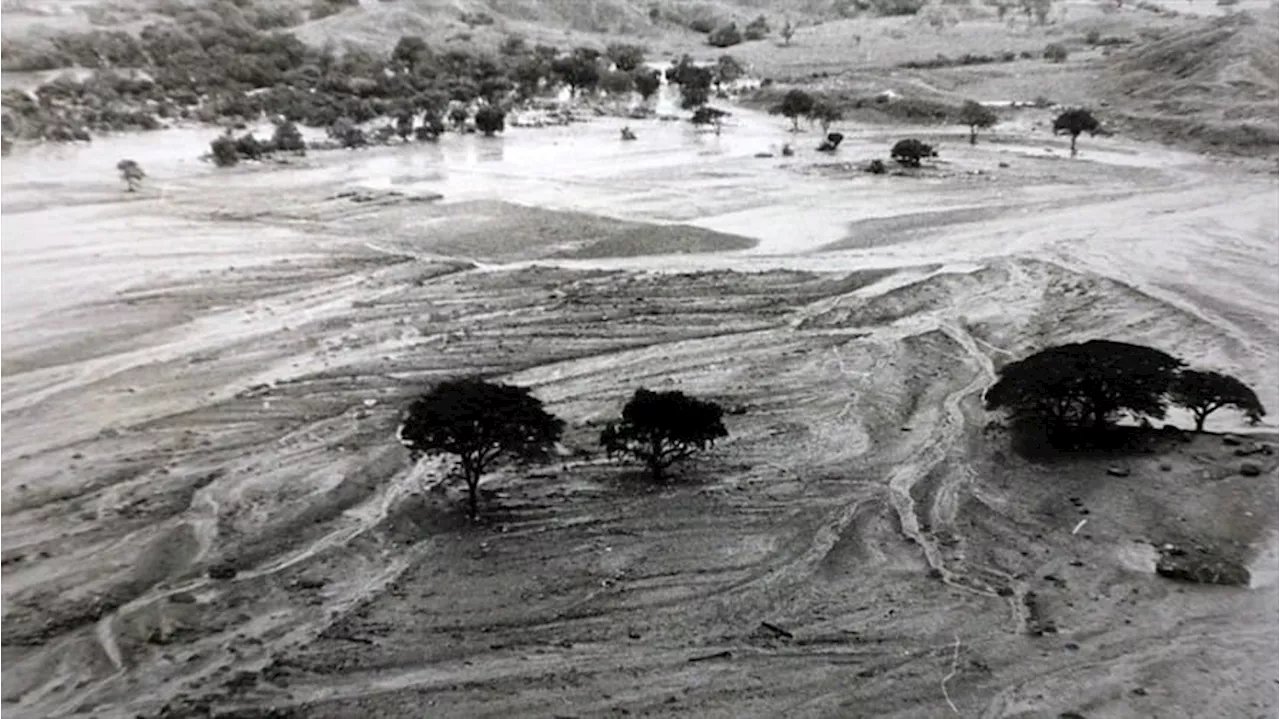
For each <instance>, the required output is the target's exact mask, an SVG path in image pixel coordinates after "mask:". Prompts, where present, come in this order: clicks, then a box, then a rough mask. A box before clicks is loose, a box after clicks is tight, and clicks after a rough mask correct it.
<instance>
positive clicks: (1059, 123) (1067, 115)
mask: <svg viewBox="0 0 1280 719" xmlns="http://www.w3.org/2000/svg"><path fill="white" fill-rule="evenodd" d="M1101 128H1102V125H1101V124H1100V123H1099V122H1098V120H1097V118H1095V117H1094V116H1093V114H1092V113H1090V112H1089V111H1088V110H1084V109H1081V108H1075V109H1072V110H1067V111H1066V112H1063V113H1062V114H1061V115H1058V117H1057V119H1056V120H1054V121H1053V134H1055V135H1057V134H1059V133H1067V134H1068V135H1071V156H1072V157H1075V156H1076V138H1077V137H1079V136H1080V133H1082V132H1087V133H1089V134H1090V135H1096V134H1098V131H1099V130H1100V129H1101Z"/></svg>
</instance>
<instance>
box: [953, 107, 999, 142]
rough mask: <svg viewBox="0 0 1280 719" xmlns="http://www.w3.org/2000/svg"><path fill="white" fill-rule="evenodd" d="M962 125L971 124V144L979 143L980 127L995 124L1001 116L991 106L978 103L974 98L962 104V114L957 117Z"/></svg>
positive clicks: (984, 127)
mask: <svg viewBox="0 0 1280 719" xmlns="http://www.w3.org/2000/svg"><path fill="white" fill-rule="evenodd" d="M957 119H958V120H959V121H960V124H961V125H968V126H969V144H970V145H976V144H978V128H983V129H986V128H988V127H991V126H992V125H995V124H996V122H997V121H998V119H999V118H997V117H996V114H995V113H994V112H992V111H991V108H989V107H987V106H985V105H981V104H978V103H976V102H974V101H973V100H965V102H964V104H963V105H961V106H960V115H959V117H958V118H957Z"/></svg>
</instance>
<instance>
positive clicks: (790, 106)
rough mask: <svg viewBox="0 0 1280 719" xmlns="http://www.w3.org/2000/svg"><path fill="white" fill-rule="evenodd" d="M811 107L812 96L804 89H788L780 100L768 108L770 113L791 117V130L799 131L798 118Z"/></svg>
mask: <svg viewBox="0 0 1280 719" xmlns="http://www.w3.org/2000/svg"><path fill="white" fill-rule="evenodd" d="M812 109H813V96H812V95H810V94H809V93H807V92H805V91H804V90H799V89H796V90H788V91H787V94H786V95H783V96H782V102H780V103H778V104H777V105H774V106H773V107H771V108H769V114H770V115H782V116H783V117H789V118H791V131H792V132H799V131H800V118H802V117H805V116H806V115H808V114H809V111H810V110H812Z"/></svg>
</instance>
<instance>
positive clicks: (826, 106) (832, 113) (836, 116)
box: [805, 99, 844, 134]
mask: <svg viewBox="0 0 1280 719" xmlns="http://www.w3.org/2000/svg"><path fill="white" fill-rule="evenodd" d="M805 116H806V117H808V118H809V121H810V122H816V123H818V124H819V125H820V126H821V127H822V132H823V134H826V133H828V132H830V131H831V125H832V124H833V123H836V122H840V121H841V120H843V119H844V113H843V112H841V111H840V108H838V107H836V106H835V105H832V104H831V103H830V102H828V101H827V100H824V99H814V101H813V107H811V108H809V112H808V113H806V115H805Z"/></svg>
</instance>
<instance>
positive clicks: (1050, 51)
mask: <svg viewBox="0 0 1280 719" xmlns="http://www.w3.org/2000/svg"><path fill="white" fill-rule="evenodd" d="M1068 54H1069V53H1068V52H1067V48H1066V47H1065V46H1063V45H1062V44H1061V43H1056V42H1051V43H1049V44H1048V45H1045V48H1044V59H1046V60H1048V61H1049V62H1066V61H1067V55H1068Z"/></svg>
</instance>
